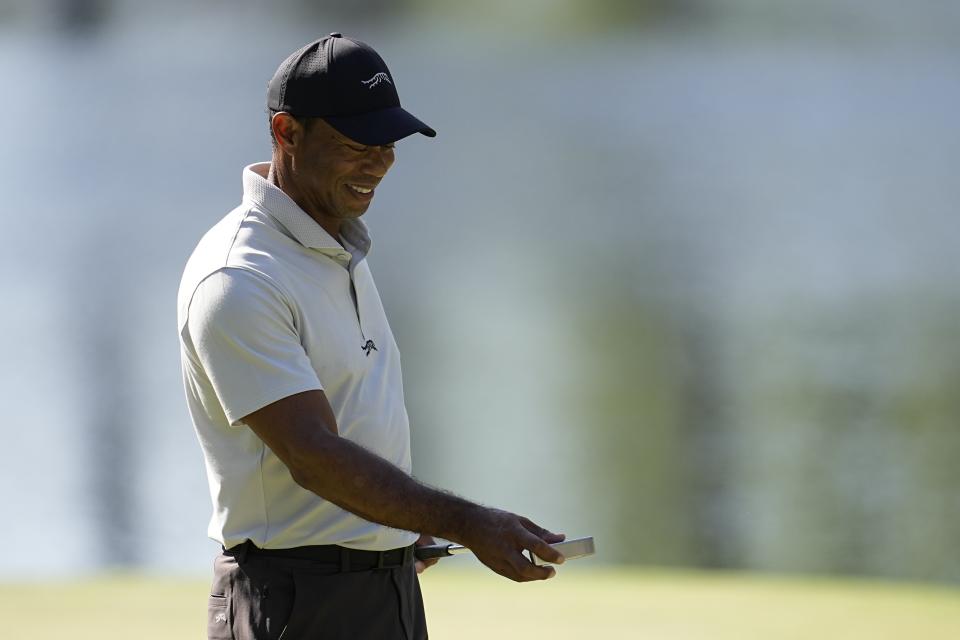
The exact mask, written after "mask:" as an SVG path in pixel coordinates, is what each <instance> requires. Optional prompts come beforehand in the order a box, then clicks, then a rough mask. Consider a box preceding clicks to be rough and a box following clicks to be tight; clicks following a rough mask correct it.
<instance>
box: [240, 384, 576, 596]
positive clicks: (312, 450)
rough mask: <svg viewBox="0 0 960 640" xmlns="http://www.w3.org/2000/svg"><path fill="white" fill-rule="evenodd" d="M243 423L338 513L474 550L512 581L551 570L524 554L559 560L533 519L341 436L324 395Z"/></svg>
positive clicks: (282, 404)
mask: <svg viewBox="0 0 960 640" xmlns="http://www.w3.org/2000/svg"><path fill="white" fill-rule="evenodd" d="M243 422H244V423H245V424H246V425H247V426H249V427H250V428H251V429H252V430H253V431H254V433H256V434H257V435H258V436H259V437H260V439H261V440H263V441H264V443H266V445H267V446H268V447H270V449H271V450H272V451H273V452H274V453H275V454H276V455H277V457H279V458H280V460H282V461H283V463H284V464H285V465H286V466H287V468H288V469H289V470H290V474H291V476H292V477H293V479H294V481H296V482H297V484H299V485H300V486H302V487H304V488H305V489H308V490H310V491H313V492H314V493H316V494H317V495H319V496H321V497H322V498H324V499H326V500H329V501H330V502H332V503H334V504H336V505H337V506H339V507H341V508H343V509H346V510H347V511H351V512H353V513H355V514H357V515H358V516H360V517H362V518H364V519H366V520H370V521H372V522H378V523H380V524H383V525H386V526H388V527H394V528H397V529H404V530H407V531H416V532H420V533H425V534H430V535H436V536H439V537H441V538H446V539H447V540H452V541H454V542H458V543H460V544H462V545H464V546H467V547H469V548H470V549H471V550H472V551H473V552H474V554H475V555H476V556H477V557H478V558H479V559H480V561H481V562H483V563H484V564H486V565H487V566H488V567H490V568H491V569H492V570H494V571H496V572H497V573H499V574H501V575H503V576H506V577H508V578H510V579H512V580H517V581H528V580H543V579H546V578H549V577H551V576H552V575H553V569H551V568H549V567H539V566H536V565H534V564H533V563H531V562H529V561H528V560H527V559H526V558H525V557H524V556H523V555H522V552H523V551H524V550H530V551H533V552H534V553H536V554H537V555H538V556H540V557H541V558H543V559H545V560H550V561H562V556H560V554H559V553H557V552H556V551H555V550H554V549H553V548H552V547H550V546H549V544H548V543H550V542H559V541H560V540H562V539H563V536H562V535H558V534H554V533H551V532H549V531H547V530H546V529H543V528H541V527H539V526H537V525H535V524H534V523H532V522H531V521H530V520H528V519H526V518H523V517H520V516H517V515H514V514H512V513H509V512H506V511H500V510H498V509H489V508H486V507H482V506H480V505H477V504H474V503H472V502H469V501H467V500H464V499H462V498H459V497H457V496H454V495H452V494H450V493H446V492H444V491H439V490H437V489H433V488H431V487H428V486H426V485H424V484H421V483H420V482H417V481H416V480H415V479H414V478H412V477H410V476H409V475H407V474H406V473H404V472H403V470H401V469H399V468H397V467H396V466H394V465H392V464H390V463H389V462H387V461H386V460H384V459H383V458H381V457H379V456H377V455H376V454H374V453H371V452H370V451H367V450H366V449H364V448H363V447H361V446H359V445H357V444H355V443H353V442H350V441H349V440H347V439H345V438H341V437H339V435H338V434H337V424H336V418H335V417H334V414H333V410H332V408H331V407H330V403H329V402H328V401H327V397H326V395H325V394H324V393H323V392H322V391H307V392H304V393H299V394H296V395H292V396H289V397H287V398H283V399H282V400H278V401H277V402H274V403H273V404H270V405H268V406H266V407H263V408H262V409H259V410H258V411H255V412H253V413H251V414H250V415H248V416H246V417H245V418H244V419H243Z"/></svg>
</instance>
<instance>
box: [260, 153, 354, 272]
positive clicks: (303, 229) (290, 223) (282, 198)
mask: <svg viewBox="0 0 960 640" xmlns="http://www.w3.org/2000/svg"><path fill="white" fill-rule="evenodd" d="M269 171H270V163H269V162H259V163H257V164H251V165H249V166H248V167H245V168H244V170H243V199H244V200H245V201H247V202H249V203H251V204H254V205H256V206H257V207H258V208H259V209H262V210H263V211H264V212H265V213H267V214H269V215H270V216H272V217H273V218H274V219H276V220H277V222H279V223H280V224H282V225H283V226H284V228H286V230H287V231H289V232H290V234H291V235H292V236H293V237H294V239H295V240H296V241H297V242H299V243H300V244H302V245H303V246H305V247H309V248H311V249H316V250H317V251H320V252H321V253H324V254H329V255H331V256H337V257H339V256H341V255H342V254H343V250H344V247H343V245H341V244H340V243H339V242H337V240H336V239H334V238H333V236H331V235H330V234H329V233H327V231H326V230H325V229H324V228H323V227H321V226H320V225H319V224H317V221H316V220H314V219H313V218H311V217H310V216H309V215H308V214H307V212H305V211H304V210H303V209H301V208H300V206H299V205H298V204H297V203H296V202H294V201H293V200H292V199H291V198H290V196H288V195H287V194H286V193H284V192H283V191H282V190H281V189H280V187H278V186H276V185H275V184H273V183H272V182H270V181H269V180H267V175H268V173H269ZM340 234H341V235H342V236H343V239H344V240H345V241H346V242H348V243H349V244H350V245H352V247H349V249H350V253H351V254H353V258H354V262H358V261H359V260H360V259H362V258H363V257H365V256H366V255H367V253H368V252H369V251H370V234H369V232H368V231H367V225H365V224H364V223H363V222H362V221H360V220H358V219H352V220H346V221H344V223H343V225H342V226H341V227H340Z"/></svg>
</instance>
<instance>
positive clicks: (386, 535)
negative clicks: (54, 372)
mask: <svg viewBox="0 0 960 640" xmlns="http://www.w3.org/2000/svg"><path fill="white" fill-rule="evenodd" d="M269 167H270V165H269V163H261V164H255V165H251V166H249V167H247V168H245V169H244V171H243V201H242V203H241V204H240V206H239V207H237V208H236V209H234V210H233V211H231V212H230V213H229V214H227V216H226V217H225V218H223V219H222V220H221V221H220V222H219V223H217V224H216V225H215V226H214V227H213V228H212V229H211V230H210V231H208V232H207V233H206V235H204V237H203V239H202V240H200V244H199V245H198V246H197V248H196V249H195V250H194V252H193V255H192V256H191V257H190V260H189V261H188V262H187V266H186V269H185V270H184V274H183V279H182V280H181V283H180V292H179V295H178V300H177V316H178V324H179V331H180V347H181V362H182V367H183V380H184V386H185V388H186V393H187V403H188V405H189V408H190V414H191V416H192V418H193V424H194V427H195V428H196V431H197V436H198V438H199V440H200V445H201V447H202V448H203V454H204V457H205V459H206V467H207V478H208V480H209V483H210V496H211V498H212V500H213V507H214V508H213V517H212V519H211V521H210V527H209V530H208V533H209V535H210V537H211V538H213V539H214V540H217V541H219V542H220V543H221V544H223V545H224V546H225V547H227V548H230V547H232V546H234V545H237V544H240V543H241V542H243V541H244V540H247V539H249V540H251V541H252V542H253V543H254V544H256V545H257V546H258V547H261V548H289V547H297V546H302V545H313V544H341V545H344V546H347V547H352V548H356V549H372V550H384V549H393V548H396V547H403V546H406V545H409V544H412V543H413V542H414V540H416V538H417V535H416V534H413V533H410V532H408V531H398V530H396V529H391V528H389V527H384V526H382V525H379V524H374V523H371V522H369V521H367V520H364V519H363V518H360V517H358V516H356V515H354V514H352V513H350V512H348V511H345V510H343V509H341V508H340V507H337V506H336V505H334V504H332V503H330V502H327V501H326V500H324V499H323V498H321V497H319V496H317V495H316V494H314V493H313V492H311V491H308V490H306V489H304V488H302V487H301V486H299V485H298V484H297V483H296V482H294V481H293V478H292V477H291V476H290V472H289V470H288V469H287V467H286V466H285V465H284V464H283V462H281V461H280V459H279V458H277V456H276V455H275V454H274V453H273V452H272V451H271V450H270V449H269V448H268V447H267V446H266V445H265V444H264V443H263V441H262V440H260V438H258V437H257V436H256V434H254V433H253V431H252V430H251V429H250V428H248V427H247V426H246V425H244V424H243V418H244V416H247V415H249V414H250V413H252V412H254V411H256V410H257V409H260V408H261V407H264V406H266V405H268V404H270V403H272V402H275V401H277V400H280V399H281V398H285V397H287V396H290V395H293V394H295V393H300V392H303V391H308V390H312V389H322V390H323V391H324V393H326V395H327V398H328V399H329V401H330V404H331V406H332V407H333V411H334V413H335V415H336V418H337V425H338V427H339V430H340V435H341V437H344V438H347V439H349V440H351V441H353V442H355V443H357V444H359V445H361V446H363V447H365V448H367V449H369V450H370V451H372V452H374V453H376V454H377V455H379V456H381V457H382V458H385V459H386V460H388V461H389V462H391V463H393V464H394V465H396V466H397V467H399V468H400V469H403V470H404V471H406V472H407V473H410V469H411V464H410V430H409V422H408V419H407V411H406V408H405V406H404V402H403V383H402V381H401V376H400V354H399V352H398V350H397V345H396V342H395V341H394V338H393V334H392V333H391V331H390V326H389V325H388V324H387V318H386V316H385V314H384V311H383V306H382V304H381V302H380V296H379V294H378V293H377V288H376V286H375V285H374V282H373V277H372V276H371V274H370V270H369V268H368V266H367V262H366V260H364V257H365V256H366V253H367V251H368V250H369V248H370V239H369V236H368V235H367V230H366V226H365V225H364V224H363V223H362V222H360V221H359V220H354V221H350V222H348V223H347V224H345V225H344V227H343V231H342V234H341V235H342V238H343V240H344V244H343V245H341V244H339V243H338V242H337V241H336V240H334V239H333V238H332V237H331V236H330V235H329V234H328V233H327V232H326V231H324V229H323V228H322V227H321V226H320V225H319V224H317V223H316V222H315V221H314V220H313V219H312V218H311V217H310V216H309V215H307V214H306V213H305V212H304V211H303V210H302V209H300V207H299V206H297V205H296V203H294V202H293V200H291V199H290V198H289V197H288V196H287V195H286V194H285V193H284V192H283V191H281V190H280V189H279V188H277V187H276V186H274V185H273V184H271V183H270V182H269V181H267V180H266V176H267V172H268V170H269ZM351 281H352V283H353V286H354V288H355V291H356V303H354V297H353V295H352V294H351Z"/></svg>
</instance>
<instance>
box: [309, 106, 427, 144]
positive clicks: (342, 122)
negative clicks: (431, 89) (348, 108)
mask: <svg viewBox="0 0 960 640" xmlns="http://www.w3.org/2000/svg"><path fill="white" fill-rule="evenodd" d="M323 119H324V120H325V121H326V122H327V123H328V124H329V125H330V126H331V127H333V128H334V129H336V130H337V131H339V132H340V133H342V134H343V135H345V136H347V137H348V138H350V139H351V140H356V141H357V142H359V143H360V144H368V145H381V144H390V143H391V142H396V141H397V140H400V139H401V138H406V137H407V136H411V135H413V134H415V133H422V134H423V135H425V136H427V137H430V138H432V137H434V136H435V135H437V132H436V131H434V130H433V129H431V128H430V127H428V126H427V125H426V124H424V123H423V122H421V121H420V120H419V119H417V118H415V117H414V116H413V115H412V114H410V113H408V112H407V111H406V110H405V109H404V108H403V107H390V108H389V109H381V110H379V111H371V112H370V113H363V114H360V115H356V116H323Z"/></svg>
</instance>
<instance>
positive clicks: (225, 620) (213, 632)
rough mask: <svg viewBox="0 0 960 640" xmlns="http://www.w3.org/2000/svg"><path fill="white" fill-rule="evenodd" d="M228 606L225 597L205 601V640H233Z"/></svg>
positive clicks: (211, 597)
mask: <svg viewBox="0 0 960 640" xmlns="http://www.w3.org/2000/svg"><path fill="white" fill-rule="evenodd" d="M231 626H232V625H231V623H230V606H229V603H228V602H227V597H226V596H210V597H209V598H208V599H207V640H233V632H232V631H231Z"/></svg>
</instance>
